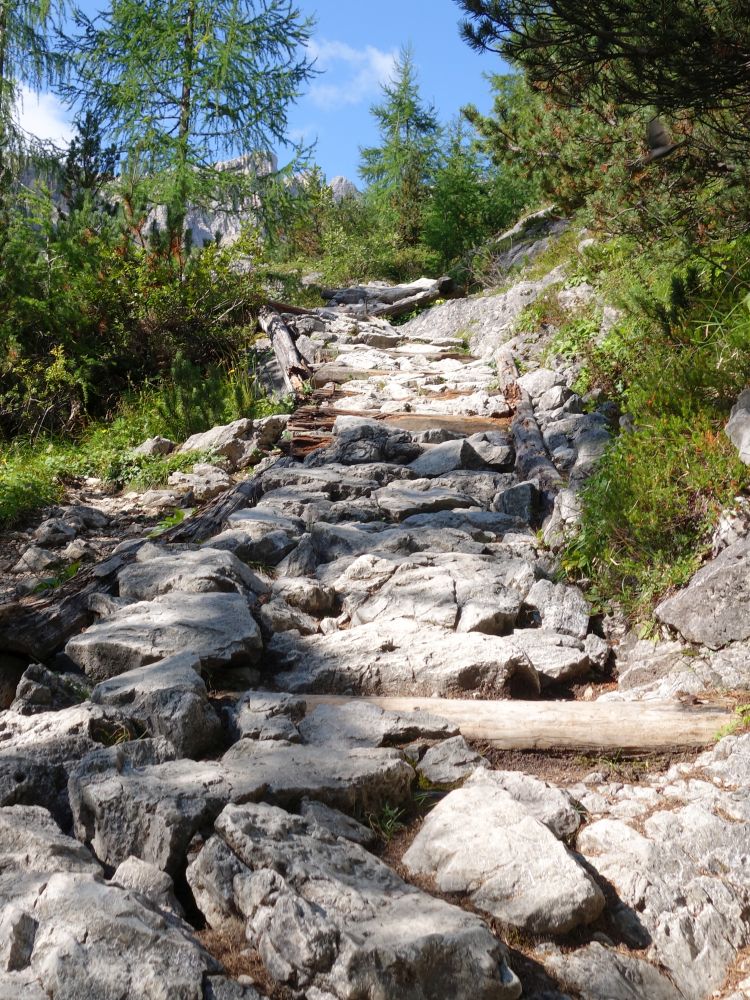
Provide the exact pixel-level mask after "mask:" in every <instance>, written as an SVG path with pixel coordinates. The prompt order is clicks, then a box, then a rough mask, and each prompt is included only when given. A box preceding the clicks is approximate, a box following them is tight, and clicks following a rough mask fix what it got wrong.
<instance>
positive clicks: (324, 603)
mask: <svg viewBox="0 0 750 1000" xmlns="http://www.w3.org/2000/svg"><path fill="white" fill-rule="evenodd" d="M273 594H274V597H282V598H283V599H284V600H285V601H286V603H287V604H291V605H292V607H294V608H299V610H300V611H304V612H306V613H307V614H310V615H324V614H327V613H328V612H330V611H332V610H333V606H334V603H335V600H336V594H335V592H334V590H333V587H324V586H323V585H322V584H321V583H319V582H318V581H317V580H308V579H306V578H305V577H288V576H281V577H277V578H276V579H275V580H274V581H273Z"/></svg>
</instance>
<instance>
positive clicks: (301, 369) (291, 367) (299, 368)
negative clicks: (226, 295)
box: [258, 308, 312, 397]
mask: <svg viewBox="0 0 750 1000" xmlns="http://www.w3.org/2000/svg"><path fill="white" fill-rule="evenodd" d="M258 322H259V323H260V325H261V328H262V329H263V332H264V333H266V334H267V335H268V337H269V338H270V340H271V344H272V345H273V350H274V354H275V355H276V360H277V361H278V362H279V367H280V368H281V371H282V374H283V376H284V384H285V385H286V387H287V388H288V389H289V391H290V392H291V393H293V394H294V395H295V396H296V397H301V396H303V395H304V392H305V383H306V382H309V381H310V379H311V377H312V369H311V368H310V366H309V365H308V363H307V362H306V361H305V359H304V358H303V357H302V355H301V354H300V353H299V351H298V350H297V345H296V344H295V343H294V338H293V337H292V334H291V331H290V330H289V327H288V326H287V325H286V323H285V322H284V320H283V319H282V318H281V316H279V314H278V313H277V312H276V311H275V310H273V309H268V308H264V309H261V311H260V315H259V316H258Z"/></svg>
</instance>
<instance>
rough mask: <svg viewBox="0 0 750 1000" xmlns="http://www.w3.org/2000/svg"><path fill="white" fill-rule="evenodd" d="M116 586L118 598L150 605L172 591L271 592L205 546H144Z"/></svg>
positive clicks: (238, 564)
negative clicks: (154, 599)
mask: <svg viewBox="0 0 750 1000" xmlns="http://www.w3.org/2000/svg"><path fill="white" fill-rule="evenodd" d="M117 582H118V586H119V591H120V597H124V598H126V599H127V600H129V601H150V600H153V598H154V597H159V596H160V595H161V594H168V593H169V592H170V591H172V590H179V591H181V592H182V593H187V594H207V593H212V592H214V591H218V592H227V593H237V594H243V595H244V594H247V593H255V594H267V593H268V592H269V590H270V586H269V584H267V583H266V582H265V581H263V580H261V578H260V577H259V576H257V574H255V573H253V572H252V570H251V569H250V568H249V567H248V566H246V565H245V564H244V563H243V562H241V561H240V560H239V559H238V558H237V557H236V556H235V555H233V554H232V553H231V552H223V551H219V550H217V549H215V548H211V547H209V546H207V545H203V546H200V547H198V548H192V547H190V548H189V547H187V546H184V545H164V546H159V545H153V544H146V545H143V546H141V548H140V549H139V550H138V552H137V553H136V556H135V562H133V563H131V564H130V565H129V566H126V567H125V568H124V569H123V570H121V571H120V573H119V574H118V577H117Z"/></svg>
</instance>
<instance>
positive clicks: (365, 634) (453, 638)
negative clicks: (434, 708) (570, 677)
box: [268, 619, 539, 697]
mask: <svg viewBox="0 0 750 1000" xmlns="http://www.w3.org/2000/svg"><path fill="white" fill-rule="evenodd" d="M268 651H269V653H270V654H271V655H272V656H273V657H274V659H275V660H276V663H277V665H278V666H279V668H280V673H279V675H278V676H277V678H276V680H277V683H278V684H280V685H281V686H283V687H284V688H285V689H286V690H288V691H294V692H296V693H301V692H304V691H307V692H310V693H312V692H318V691H321V692H326V693H334V694H335V693H339V694H352V693H356V694H382V695H388V694H393V695H401V694H403V692H404V691H405V690H408V691H409V692H410V693H412V694H414V695H426V696H430V695H432V694H440V695H460V694H465V693H466V692H468V691H473V692H477V694H481V695H482V696H485V697H497V696H498V695H500V696H502V695H503V694H504V693H507V692H508V689H509V686H510V685H511V683H516V684H519V685H522V686H526V687H527V688H528V690H529V691H537V690H538V685H539V680H538V676H537V673H536V671H535V670H534V668H533V666H532V665H531V663H530V661H529V660H528V658H527V657H526V656H525V654H524V653H522V652H521V650H519V649H518V647H517V646H515V645H514V644H513V643H512V641H510V640H508V639H504V638H496V637H495V636H488V635H482V634H480V633H477V632H471V633H466V634H460V635H458V634H455V633H451V632H446V631H445V629H442V628H438V627H437V626H434V625H427V624H424V623H418V622H415V621H413V620H409V619H394V620H392V621H388V622H387V623H385V624H381V623H379V622H373V623H371V624H369V625H361V626H359V627H357V628H354V629H350V630H346V631H340V632H334V633H332V634H331V635H325V636H309V637H295V636H294V634H293V633H291V632H288V633H284V634H281V635H277V636H274V638H273V640H272V641H271V643H270V644H269V647H268Z"/></svg>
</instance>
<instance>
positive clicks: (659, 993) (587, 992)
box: [542, 942, 683, 1000]
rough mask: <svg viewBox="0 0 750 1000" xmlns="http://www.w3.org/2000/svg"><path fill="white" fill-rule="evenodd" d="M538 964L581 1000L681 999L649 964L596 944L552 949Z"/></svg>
mask: <svg viewBox="0 0 750 1000" xmlns="http://www.w3.org/2000/svg"><path fill="white" fill-rule="evenodd" d="M542 961H543V962H544V965H545V967H546V969H547V971H548V972H549V973H551V974H552V975H553V976H554V977H555V979H556V980H558V981H559V982H560V984H561V985H562V986H563V988H564V989H566V990H570V991H571V992H572V993H574V994H575V995H576V996H577V997H580V998H581V1000H602V998H604V997H606V998H607V1000H646V997H648V1000H682V996H683V994H681V993H680V992H679V990H677V989H675V987H674V985H673V984H672V983H671V982H670V981H669V980H668V979H667V977H666V976H663V975H662V974H661V973H660V972H659V971H658V970H657V969H655V968H654V967H653V965H649V964H648V962H644V961H643V959H641V958H638V957H636V956H635V955H625V954H622V953H621V952H618V951H615V949H614V948H605V947H604V946H603V945H601V944H599V943H598V942H593V943H592V944H589V945H586V947H585V948H579V949H578V950H577V951H573V952H566V953H565V954H563V953H562V952H558V951H556V950H555V951H554V952H552V954H549V955H543V956H542Z"/></svg>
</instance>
